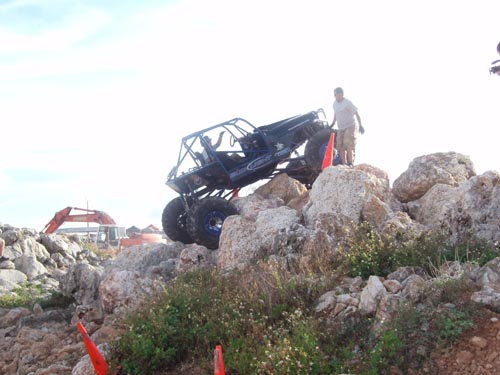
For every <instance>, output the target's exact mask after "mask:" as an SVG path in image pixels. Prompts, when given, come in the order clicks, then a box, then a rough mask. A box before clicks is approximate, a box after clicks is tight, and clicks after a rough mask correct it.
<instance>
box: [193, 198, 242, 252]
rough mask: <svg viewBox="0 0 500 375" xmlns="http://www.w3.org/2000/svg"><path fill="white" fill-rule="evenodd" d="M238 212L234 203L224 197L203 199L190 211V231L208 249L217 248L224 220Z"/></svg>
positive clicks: (196, 240)
mask: <svg viewBox="0 0 500 375" xmlns="http://www.w3.org/2000/svg"><path fill="white" fill-rule="evenodd" d="M237 213H238V211H237V210H236V207H235V206H234V204H232V203H231V202H229V201H228V200H226V199H224V198H219V197H208V198H205V199H202V200H200V201H198V202H196V203H195V204H194V205H193V207H192V208H191V210H190V211H189V214H188V219H187V229H188V233H189V235H190V236H191V237H192V238H193V239H194V241H195V242H196V243H197V244H200V245H204V246H205V247H207V248H208V249H217V248H218V247H219V238H220V234H221V231H222V224H223V223H224V220H226V218H227V217H228V216H231V215H236V214H237Z"/></svg>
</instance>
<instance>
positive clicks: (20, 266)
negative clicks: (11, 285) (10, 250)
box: [14, 255, 48, 281]
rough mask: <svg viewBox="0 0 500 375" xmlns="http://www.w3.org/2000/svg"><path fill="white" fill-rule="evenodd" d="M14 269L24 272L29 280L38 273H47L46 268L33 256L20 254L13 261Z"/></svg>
mask: <svg viewBox="0 0 500 375" xmlns="http://www.w3.org/2000/svg"><path fill="white" fill-rule="evenodd" d="M14 264H15V266H16V270H18V271H21V272H22V273H24V274H25V275H26V276H27V277H28V280H29V281H31V280H33V279H35V278H36V277H38V276H40V275H44V274H46V273H48V270H47V268H45V266H44V265H43V264H42V263H40V262H39V261H38V260H37V258H36V257H35V256H32V255H21V256H20V257H19V258H17V259H16V260H15V261H14Z"/></svg>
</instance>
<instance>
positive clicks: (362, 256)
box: [338, 222, 499, 278]
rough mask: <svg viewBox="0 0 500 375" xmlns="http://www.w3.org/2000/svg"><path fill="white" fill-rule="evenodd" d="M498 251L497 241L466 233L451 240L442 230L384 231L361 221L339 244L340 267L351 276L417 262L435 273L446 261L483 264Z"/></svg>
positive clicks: (384, 273)
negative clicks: (484, 239) (344, 240)
mask: <svg viewBox="0 0 500 375" xmlns="http://www.w3.org/2000/svg"><path fill="white" fill-rule="evenodd" d="M498 254H499V249H498V246H497V245H494V244H491V243H488V242H486V241H483V240H479V239H477V238H475V237H474V236H464V237H463V238H461V239H460V240H459V241H458V242H457V243H452V242H450V240H449V236H448V237H447V236H446V235H445V234H443V233H430V234H429V233H426V234H420V235H416V234H414V233H411V232H409V233H397V234H396V235H389V234H383V233H380V232H377V231H375V230H374V229H373V228H372V226H371V225H370V224H368V223H366V222H365V223H363V224H361V225H360V226H359V227H358V228H357V229H356V230H355V231H354V232H353V233H352V234H351V235H350V236H348V238H347V241H346V243H345V244H344V245H343V246H341V247H340V248H339V251H338V255H339V264H340V265H339V267H338V269H339V270H340V271H342V272H344V273H346V274H347V275H349V276H352V277H355V276H361V277H363V278H368V276H370V275H377V276H387V275H388V274H389V273H391V272H394V271H395V270H396V269H397V268H398V267H404V266H418V267H422V268H423V269H424V270H425V271H427V272H428V273H429V274H433V273H435V271H436V269H438V268H439V266H441V265H442V264H443V263H445V262H447V261H459V262H471V263H475V264H478V265H480V266H482V265H484V264H485V263H487V262H488V261H490V260H492V259H494V258H495V257H497V256H498Z"/></svg>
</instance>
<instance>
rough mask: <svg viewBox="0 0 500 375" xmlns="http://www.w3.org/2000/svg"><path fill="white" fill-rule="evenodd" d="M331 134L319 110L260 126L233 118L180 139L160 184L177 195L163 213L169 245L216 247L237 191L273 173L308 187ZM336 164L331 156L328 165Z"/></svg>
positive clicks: (234, 212)
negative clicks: (176, 153) (173, 160)
mask: <svg viewBox="0 0 500 375" xmlns="http://www.w3.org/2000/svg"><path fill="white" fill-rule="evenodd" d="M222 132H223V133H224V134H223V135H222V138H221V139H222V142H221V144H220V146H219V147H217V149H216V150H215V149H213V147H211V143H210V142H209V138H210V139H217V138H218V136H219V135H220V133H222ZM331 133H332V129H331V128H330V126H329V124H328V121H327V120H326V116H325V113H324V111H323V109H319V110H317V111H311V112H309V113H306V114H302V115H298V116H294V117H291V118H288V119H285V120H282V121H279V122H276V123H274V124H271V125H266V126H260V127H255V126H253V125H252V124H251V123H249V122H248V121H246V120H244V119H242V118H234V119H232V120H229V121H226V122H223V123H221V124H218V125H214V126H212V127H209V128H206V129H203V130H201V131H198V132H195V133H193V134H191V135H188V136H186V137H184V138H183V139H182V145H181V149H180V152H179V157H178V161H177V165H176V166H175V167H174V168H172V170H171V171H170V174H169V175H168V179H167V182H166V184H167V185H168V186H169V187H170V188H172V189H173V190H175V191H176V192H177V193H179V197H177V198H175V199H173V200H172V201H170V202H169V203H168V204H167V206H166V207H165V209H164V211H163V215H162V224H163V230H164V231H165V233H166V235H167V236H168V237H169V238H170V239H172V240H174V241H181V242H184V243H186V244H188V243H193V242H196V243H198V244H200V245H204V246H206V247H207V248H209V249H216V248H217V247H218V245H219V237H220V233H221V229H222V224H223V222H224V220H225V219H226V217H228V216H230V215H235V214H237V211H236V207H235V206H234V205H233V203H231V199H232V198H233V197H234V196H236V195H237V192H238V191H239V190H240V189H241V188H243V187H245V186H248V185H250V184H252V183H254V182H256V181H259V180H263V179H271V178H273V177H274V176H275V175H277V174H279V173H287V174H288V175H289V176H290V177H292V178H295V179H297V180H298V181H300V182H302V183H303V184H305V185H306V186H307V187H310V186H311V185H312V183H313V182H314V180H315V179H316V177H317V176H318V174H319V172H320V170H321V164H322V161H323V155H324V153H325V149H326V146H327V144H328V141H329V139H330V134H331ZM306 142H307V143H306ZM304 143H306V144H305V148H304V152H303V155H300V154H299V152H298V149H299V148H300V146H302V145H304ZM292 154H293V157H292ZM339 162H340V160H339V157H338V154H336V156H335V158H334V164H338V163H339ZM278 166H282V167H280V168H279V167H278Z"/></svg>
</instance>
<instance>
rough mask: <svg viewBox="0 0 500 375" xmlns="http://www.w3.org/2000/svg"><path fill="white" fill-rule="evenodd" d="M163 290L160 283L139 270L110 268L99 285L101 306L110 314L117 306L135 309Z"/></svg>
mask: <svg viewBox="0 0 500 375" xmlns="http://www.w3.org/2000/svg"><path fill="white" fill-rule="evenodd" d="M162 290H163V288H162V285H161V283H159V282H158V281H156V280H153V279H150V278H149V277H144V275H142V274H141V273H139V272H135V271H125V270H112V271H110V272H109V273H108V274H107V275H106V276H105V277H104V279H103V280H102V282H101V283H100V285H99V297H100V300H101V305H102V308H103V309H104V311H105V312H107V313H109V314H111V313H113V312H114V310H115V309H117V308H119V307H126V308H127V309H136V308H138V307H140V306H141V304H142V303H143V302H144V301H145V300H147V299H150V298H151V297H152V296H154V295H156V294H158V293H160V292H161V291H162Z"/></svg>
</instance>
